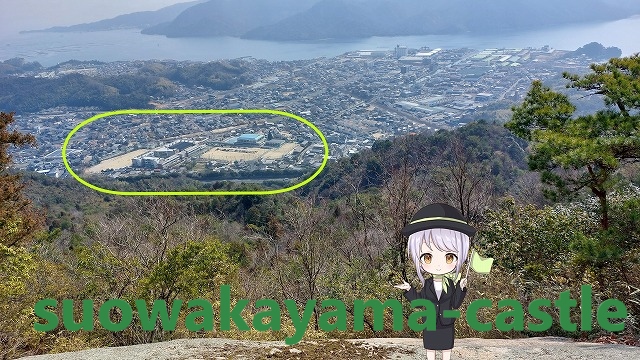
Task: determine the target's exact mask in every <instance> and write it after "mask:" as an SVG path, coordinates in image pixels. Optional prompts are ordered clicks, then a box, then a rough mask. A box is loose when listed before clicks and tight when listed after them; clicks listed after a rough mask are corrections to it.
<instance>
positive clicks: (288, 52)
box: [0, 15, 640, 66]
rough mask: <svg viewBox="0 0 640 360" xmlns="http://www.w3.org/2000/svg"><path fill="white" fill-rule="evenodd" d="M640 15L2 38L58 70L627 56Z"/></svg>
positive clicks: (10, 54)
mask: <svg viewBox="0 0 640 360" xmlns="http://www.w3.org/2000/svg"><path fill="white" fill-rule="evenodd" d="M638 33H640V15H636V16H633V17H630V18H627V19H622V20H617V21H609V22H603V23H588V24H585V23H581V24H573V25H566V26H562V27H557V28H549V29H544V30H535V31H523V32H513V33H499V34H491V35H486V34H484V35H478V34H472V33H467V34H457V35H425V36H394V37H370V38H365V39H357V40H350V41H333V40H324V41H312V42H276V41H258V40H247V39H239V38H234V37H214V38H167V37H164V36H159V35H143V34H141V33H140V32H139V30H134V29H126V30H111V31H99V32H75V33H52V32H29V33H20V34H17V33H14V34H0V61H2V60H7V59H10V58H15V57H21V58H24V59H25V60H27V61H38V62H39V63H40V64H42V65H44V66H53V65H55V64H58V63H60V62H65V61H68V60H100V61H130V60H150V59H158V60H163V59H172V60H193V61H210V60H218V59H235V58H241V57H253V58H257V59H266V60H270V61H284V60H305V59H314V58H319V57H333V56H337V55H340V54H344V53H346V52H350V51H357V50H391V49H393V48H394V47H395V46H396V45H403V46H407V47H409V48H421V47H428V48H442V49H454V48H471V49H488V48H528V47H531V48H541V47H543V46H545V45H547V46H549V47H551V48H553V49H561V50H575V49H577V48H579V47H580V46H582V45H585V44H587V43H590V42H592V41H596V42H599V43H601V44H603V45H604V46H616V47H619V48H620V49H622V52H623V54H622V55H623V56H628V55H632V54H635V53H638V52H640V36H638V35H637V34H638Z"/></svg>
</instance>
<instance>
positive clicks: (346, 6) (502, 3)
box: [46, 0, 640, 41]
mask: <svg viewBox="0 0 640 360" xmlns="http://www.w3.org/2000/svg"><path fill="white" fill-rule="evenodd" d="M638 13H640V2H638V1H631V0H628V1H625V0H615V1H613V0H561V1H558V0H537V1H513V0H209V1H206V2H203V1H198V2H193V3H184V4H176V5H173V6H170V7H167V8H164V9H161V10H158V11H148V12H140V13H133V14H128V15H122V16H118V17H116V18H113V19H108V20H102V21H99V22H96V23H91V24H81V25H74V26H70V27H56V28H51V29H47V30H46V31H96V30H111V29H114V28H123V27H130V28H140V29H143V30H142V33H144V34H157V35H165V36H168V37H207V36H234V37H242V38H247V39H260V40H278V41H298V40H324V39H330V40H342V39H353V38H364V37H370V36H404V35H428V34H460V33H496V32H511V31H522V30H531V29H544V28H548V27H554V26H562V25H566V24H571V23H588V22H598V21H611V20H617V19H623V18H627V17H630V16H632V15H635V14H638Z"/></svg>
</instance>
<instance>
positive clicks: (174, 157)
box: [131, 140, 208, 169]
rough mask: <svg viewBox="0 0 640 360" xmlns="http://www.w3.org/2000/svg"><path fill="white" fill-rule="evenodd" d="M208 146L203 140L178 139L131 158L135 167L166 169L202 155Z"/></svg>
mask: <svg viewBox="0 0 640 360" xmlns="http://www.w3.org/2000/svg"><path fill="white" fill-rule="evenodd" d="M207 149H208V146H207V145H206V144H203V141H196V140H194V141H187V140H177V141H174V142H172V143H169V144H167V145H165V146H162V147H158V148H156V149H153V150H151V151H149V152H146V153H144V154H142V155H140V156H136V157H134V158H133V159H132V160H131V166H132V167H134V168H150V169H166V168H170V167H174V166H176V165H179V164H181V163H182V162H184V161H185V160H187V159H190V158H193V157H197V156H199V155H202V154H203V153H204V152H205V151H207Z"/></svg>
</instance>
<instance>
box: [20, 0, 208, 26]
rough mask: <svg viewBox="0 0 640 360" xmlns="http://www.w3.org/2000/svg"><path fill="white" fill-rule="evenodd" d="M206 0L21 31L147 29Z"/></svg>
mask: <svg viewBox="0 0 640 360" xmlns="http://www.w3.org/2000/svg"><path fill="white" fill-rule="evenodd" d="M204 1H205V0H196V1H191V2H185V3H178V4H174V5H170V6H166V7H163V8H161V9H158V10H153V11H138V12H133V13H129V14H123V15H118V16H116V17H113V18H109V19H104V20H99V21H94V22H90V23H84V24H76V25H71V26H54V27H50V28H46V29H39V30H26V31H21V33H33V32H92V31H109V30H117V29H145V28H148V27H151V26H154V25H157V24H160V23H163V22H168V21H170V20H171V19H174V18H175V17H176V16H178V15H179V14H180V13H182V12H183V11H184V10H186V9H188V8H190V7H192V6H194V5H197V4H199V3H202V2H204Z"/></svg>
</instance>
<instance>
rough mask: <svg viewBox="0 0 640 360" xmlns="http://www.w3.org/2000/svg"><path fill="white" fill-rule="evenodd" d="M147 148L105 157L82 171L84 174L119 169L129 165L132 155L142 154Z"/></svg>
mask: <svg viewBox="0 0 640 360" xmlns="http://www.w3.org/2000/svg"><path fill="white" fill-rule="evenodd" d="M147 151H149V150H147V149H139V150H135V151H132V152H129V153H126V154H123V155H120V156H116V157H113V158H111V159H107V160H104V161H102V162H100V164H98V165H94V166H92V167H90V168H88V169H86V170H85V171H84V172H85V173H86V174H97V173H99V172H100V171H102V170H106V169H119V168H123V167H126V166H131V159H133V158H134V157H136V156H138V155H142V154H144V153H146V152H147Z"/></svg>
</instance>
